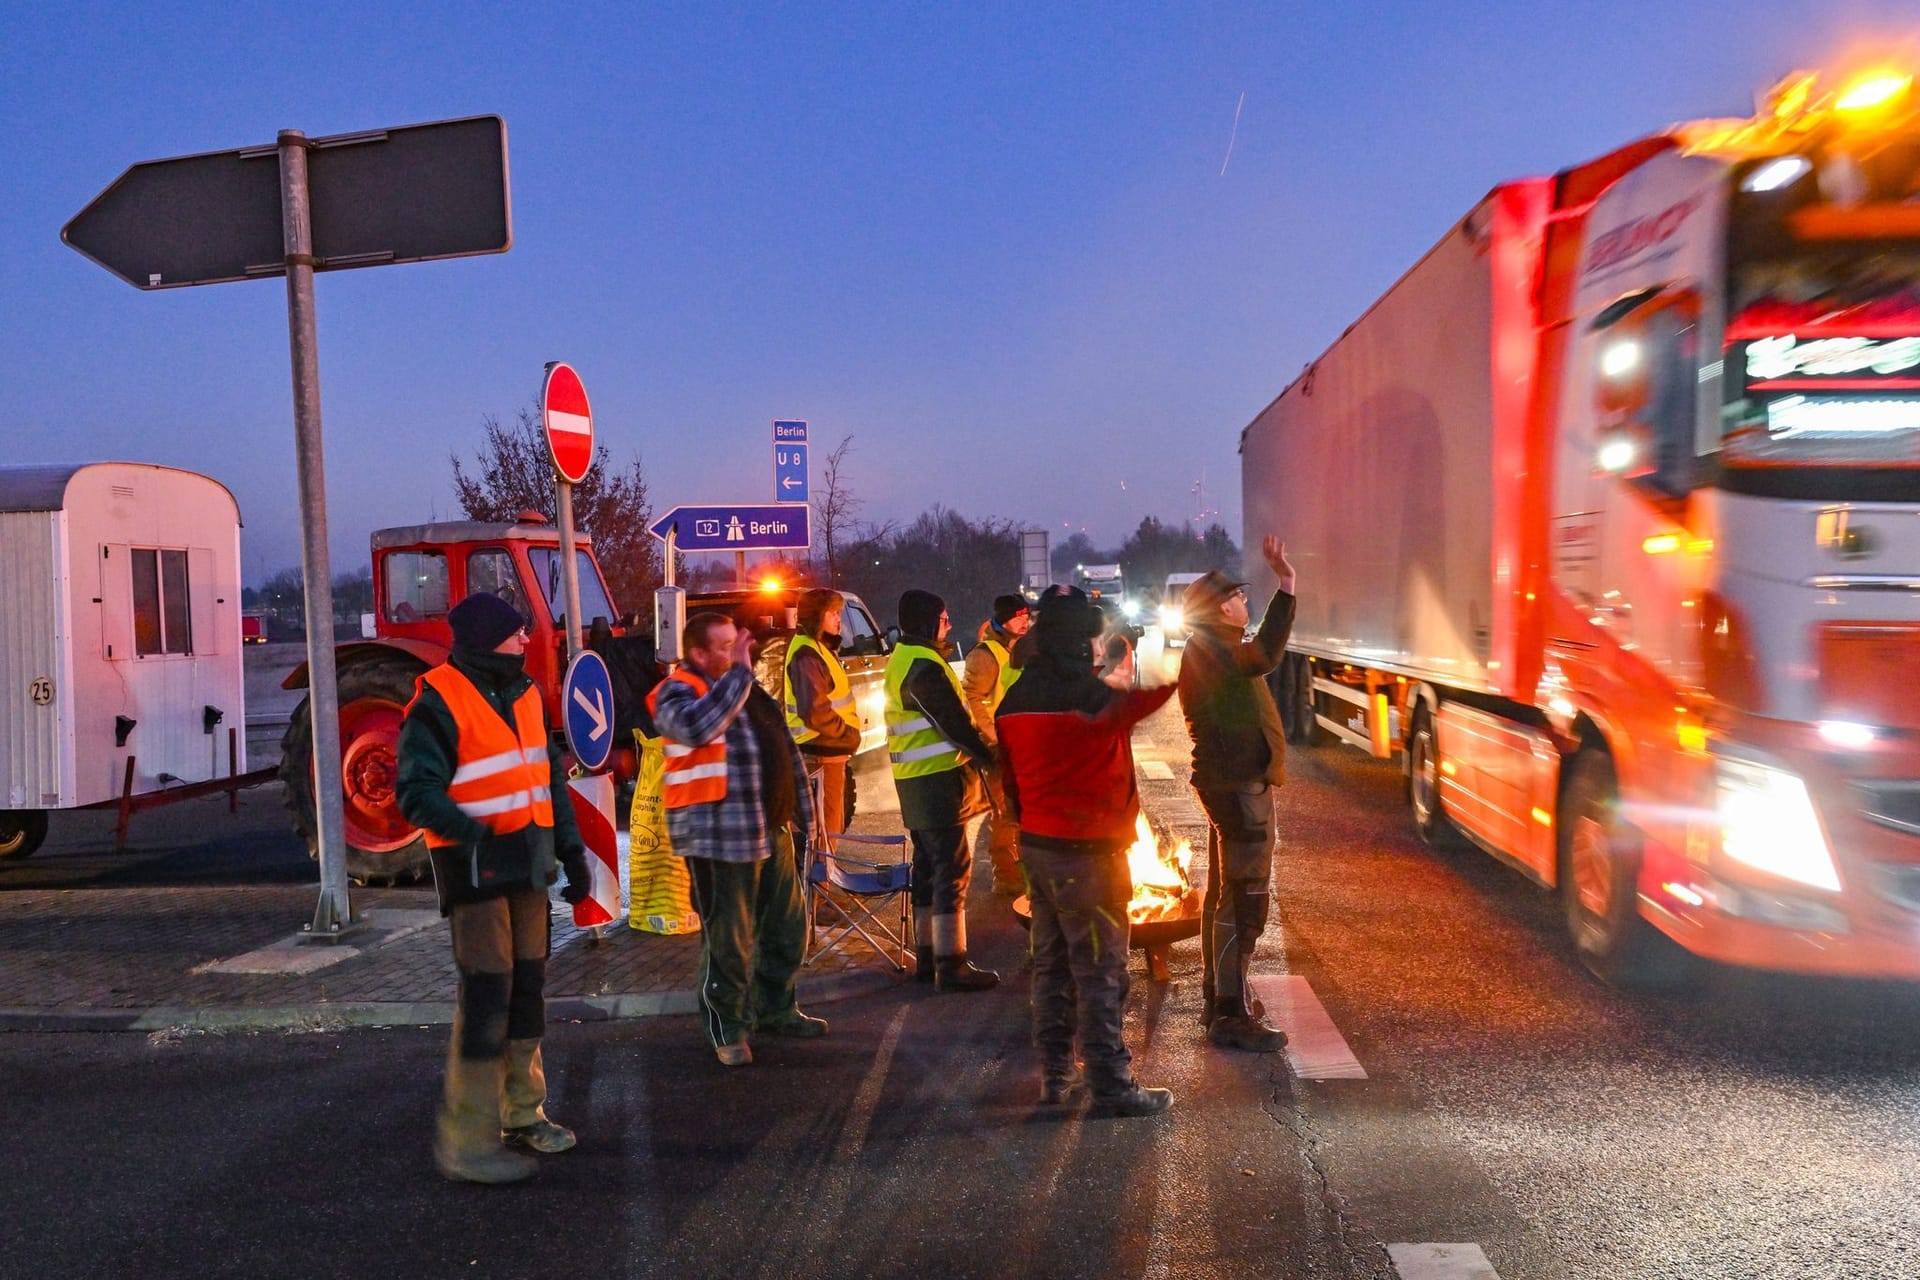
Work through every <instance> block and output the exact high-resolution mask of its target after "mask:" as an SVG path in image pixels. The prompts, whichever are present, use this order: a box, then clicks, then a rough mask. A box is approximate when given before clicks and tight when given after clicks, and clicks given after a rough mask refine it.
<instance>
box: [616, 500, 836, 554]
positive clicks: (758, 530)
mask: <svg viewBox="0 0 1920 1280" xmlns="http://www.w3.org/2000/svg"><path fill="white" fill-rule="evenodd" d="M810 513H811V508H809V507H806V506H804V505H797V504H796V505H780V504H775V505H768V506H757V507H731V506H727V507H719V506H716V507H675V508H674V509H673V510H671V511H669V512H667V514H665V515H663V516H661V517H660V518H659V519H658V520H655V521H654V522H653V527H652V528H651V529H650V530H649V532H650V533H652V534H653V536H654V537H656V538H662V539H664V538H666V536H667V535H668V534H672V535H673V545H674V546H675V547H676V548H677V549H679V550H681V551H801V550H804V549H806V548H807V547H808V546H809V545H811V543H812V538H811V537H810V534H811V531H812V530H811V522H810V521H809V520H808V519H807V517H808V515H809V514H810Z"/></svg>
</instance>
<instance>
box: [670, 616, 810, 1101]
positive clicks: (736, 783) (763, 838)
mask: <svg viewBox="0 0 1920 1280" xmlns="http://www.w3.org/2000/svg"><path fill="white" fill-rule="evenodd" d="M752 644H753V636H752V633H751V632H748V631H744V630H741V629H739V628H737V627H736V626H735V625H734V623H733V621H732V620H731V619H729V618H727V617H726V616H725V615H723V614H718V613H696V614H694V615H693V616H692V617H691V618H688V619H687V624H686V627H685V628H684V629H683V630H682V632H681V652H683V653H684V654H686V662H685V663H684V664H683V665H682V666H681V667H680V668H679V669H678V670H677V671H675V672H674V673H673V674H672V675H671V676H668V677H667V678H666V679H665V680H662V681H661V682H660V683H659V684H657V685H655V686H654V688H653V692H652V693H650V694H648V695H647V709H648V710H649V711H650V712H652V713H653V722H654V725H655V726H656V727H657V728H658V729H659V730H660V736H661V737H662V738H663V739H665V747H666V754H667V760H666V772H665V774H664V775H663V776H662V778H661V800H662V802H663V804H664V805H665V807H666V811H667V832H668V835H669V836H670V837H671V838H672V842H673V851H674V852H675V853H677V854H679V855H680V856H681V857H683V858H685V859H686V860H687V873H688V875H689V877H690V878H691V879H692V880H693V903H694V906H696V907H698V908H699V910H700V1020H701V1026H702V1028H703V1029H704V1030H705V1031H706V1034H707V1043H708V1044H710V1045H712V1046H713V1052H714V1056H715V1057H717V1058H719V1059H720V1062H721V1064H722V1065H724V1066H729V1067H744V1066H746V1065H747V1064H748V1063H750V1062H752V1061H753V1049H752V1047H751V1046H750V1045H749V1044H748V1042H747V1037H748V1035H749V1034H756V1035H757V1034H766V1035H773V1036H796V1037H801V1038H812V1037H814V1036H823V1035H825V1034H826V1033H827V1024H826V1022H825V1021H824V1020H822V1019H820V1018H814V1017H809V1016H808V1015H806V1014H804V1013H802V1012H800V1010H799V1008H798V1007H797V1006H796V1005H795V1003H794V992H793V979H794V974H795V973H797V972H798V971H799V969H800V961H801V959H802V958H803V956H804V955H805V952H806V942H807V918H806V910H805V908H804V906H803V905H802V903H801V899H800V876H799V866H800V864H801V863H802V862H803V861H804V856H801V857H796V852H795V846H796V844H798V845H799V848H800V850H801V851H802V854H804V849H805V844H804V841H805V839H806V833H807V832H808V831H811V830H812V829H813V805H812V793H811V789H810V788H809V787H808V786H807V769H806V764H805V763H804V762H803V761H802V760H801V758H800V749H799V748H798V747H797V746H795V745H794V741H793V734H791V733H790V732H788V730H787V722H786V712H785V711H783V710H782V709H781V706H780V704H779V703H777V702H775V701H774V700H773V699H772V698H771V697H769V696H768V695H767V692H766V690H764V689H762V688H761V687H760V686H759V684H758V683H756V682H755V680H754V678H753V666H752V664H751V662H750V661H749V658H750V650H751V648H752Z"/></svg>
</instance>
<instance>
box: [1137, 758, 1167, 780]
mask: <svg viewBox="0 0 1920 1280" xmlns="http://www.w3.org/2000/svg"><path fill="white" fill-rule="evenodd" d="M1134 767H1135V768H1136V769H1138V770H1139V771H1140V776H1141V777H1143V778H1152V779H1153V780H1154V781H1156V782H1172V781H1173V768H1172V766H1170V765H1169V764H1168V763H1167V762H1166V761H1165V760H1142V761H1140V763H1139V764H1137V765H1135V766H1134Z"/></svg>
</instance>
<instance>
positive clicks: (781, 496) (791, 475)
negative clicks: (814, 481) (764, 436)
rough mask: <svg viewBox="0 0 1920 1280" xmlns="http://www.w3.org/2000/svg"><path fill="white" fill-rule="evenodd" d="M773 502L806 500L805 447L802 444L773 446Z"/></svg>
mask: <svg viewBox="0 0 1920 1280" xmlns="http://www.w3.org/2000/svg"><path fill="white" fill-rule="evenodd" d="M773 500H774V501H775V502H805V501H806V500H807V446H805V445H803V444H776V445H775V446H773Z"/></svg>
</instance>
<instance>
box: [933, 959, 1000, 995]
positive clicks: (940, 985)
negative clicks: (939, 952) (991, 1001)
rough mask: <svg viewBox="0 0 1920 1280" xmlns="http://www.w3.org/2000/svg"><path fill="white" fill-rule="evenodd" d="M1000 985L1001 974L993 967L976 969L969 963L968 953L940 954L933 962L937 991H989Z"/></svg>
mask: <svg viewBox="0 0 1920 1280" xmlns="http://www.w3.org/2000/svg"><path fill="white" fill-rule="evenodd" d="M999 985H1000V975H999V974H997V973H995V972H994V971H993V970H991V969H976V968H974V967H973V966H972V965H970V964H968V963H967V957H966V953H964V952H962V953H961V954H960V955H957V956H940V957H939V958H937V959H936V960H935V961H934V962H933V989H934V990H935V991H987V990H990V989H991V988H993V987H997V986H999Z"/></svg>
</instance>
